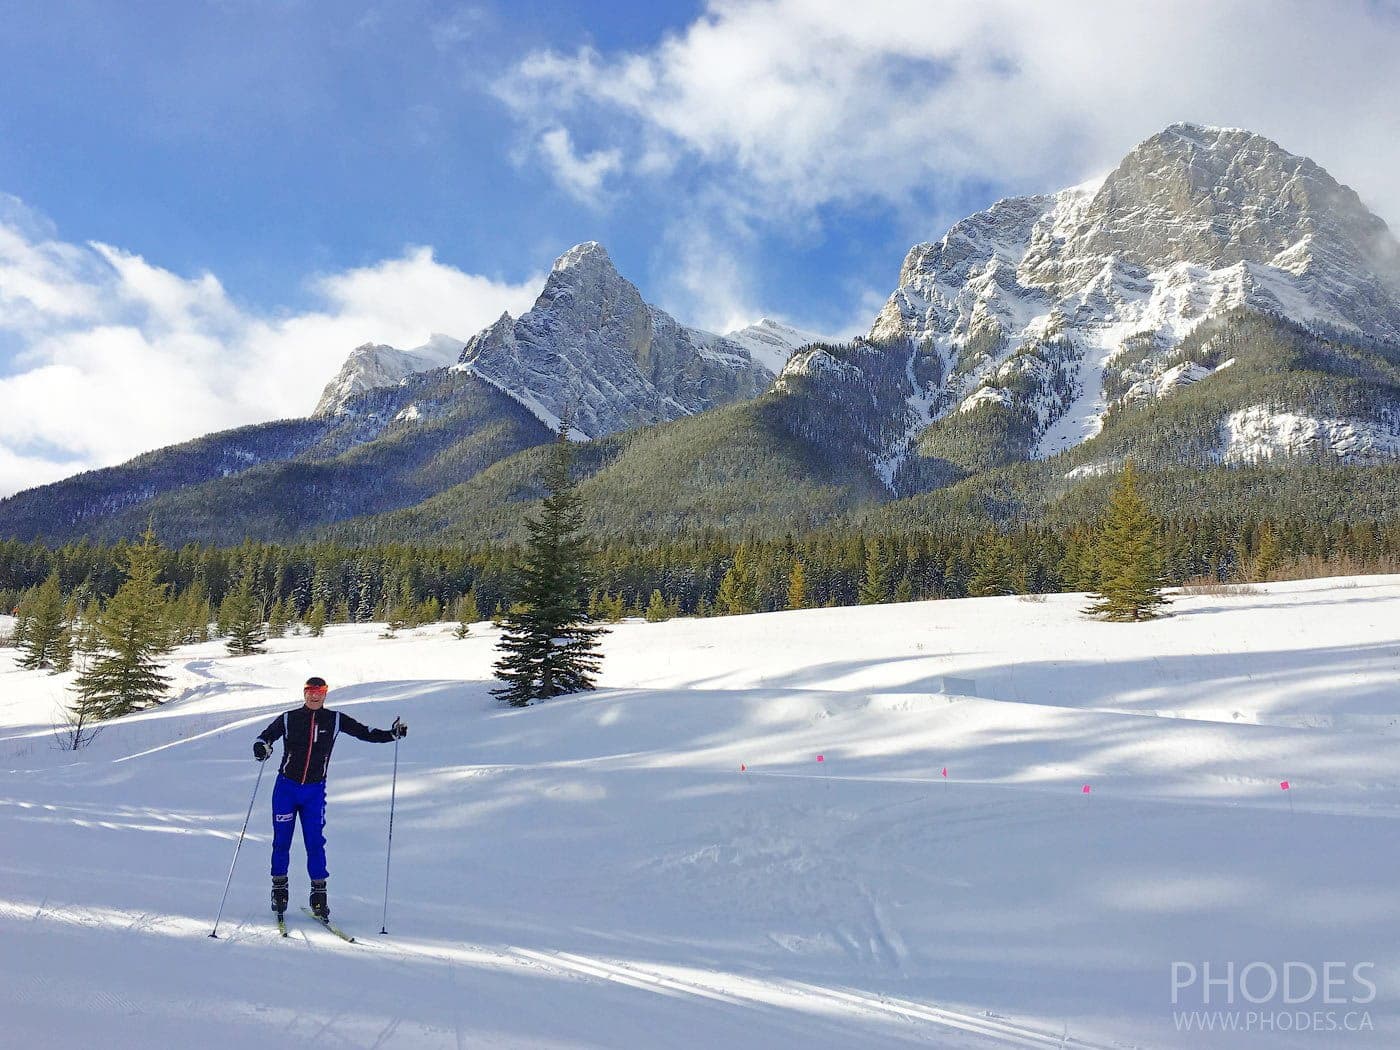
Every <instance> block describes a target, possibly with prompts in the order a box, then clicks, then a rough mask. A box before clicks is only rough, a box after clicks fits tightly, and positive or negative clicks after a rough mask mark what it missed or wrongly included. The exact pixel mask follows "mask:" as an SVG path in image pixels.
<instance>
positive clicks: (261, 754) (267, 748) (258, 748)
mask: <svg viewBox="0 0 1400 1050" xmlns="http://www.w3.org/2000/svg"><path fill="white" fill-rule="evenodd" d="M253 757H254V758H256V759H257V760H258V761H259V762H266V761H267V760H268V759H269V758H271V757H272V745H271V744H269V743H268V742H267V741H266V740H254V741H253Z"/></svg>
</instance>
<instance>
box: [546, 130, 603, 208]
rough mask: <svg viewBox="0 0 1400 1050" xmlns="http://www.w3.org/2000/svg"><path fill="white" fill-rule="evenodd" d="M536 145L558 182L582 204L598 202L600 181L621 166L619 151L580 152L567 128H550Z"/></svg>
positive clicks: (600, 187)
mask: <svg viewBox="0 0 1400 1050" xmlns="http://www.w3.org/2000/svg"><path fill="white" fill-rule="evenodd" d="M539 148H540V154H541V155H542V156H543V157H544V159H545V160H546V162H548V164H549V167H550V170H551V171H552V172H553V174H554V177H555V179H556V180H558V182H559V185H560V186H562V187H563V188H564V189H565V190H567V191H568V192H569V193H570V194H571V195H572V196H574V197H576V198H577V199H579V200H581V201H583V202H584V203H585V204H594V203H597V201H598V197H599V193H600V192H601V190H602V188H603V180H604V179H606V178H607V177H608V176H609V175H611V174H613V173H614V172H615V171H617V170H618V169H619V168H621V167H622V150H620V149H607V150H596V151H594V152H592V153H588V154H579V153H578V152H577V151H575V149H574V141H573V137H572V136H571V135H570V134H569V132H568V129H566V128H550V129H548V130H547V131H545V132H543V133H542V134H541V135H540V137H539Z"/></svg>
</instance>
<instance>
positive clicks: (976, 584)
mask: <svg viewBox="0 0 1400 1050" xmlns="http://www.w3.org/2000/svg"><path fill="white" fill-rule="evenodd" d="M1015 591H1016V588H1015V585H1014V583H1013V580H1012V566H1011V545H1010V543H1008V541H1007V540H1006V539H1005V537H1002V536H988V537H987V538H986V539H985V540H984V541H983V542H982V544H981V546H979V547H978V548H977V558H976V561H975V562H974V563H973V568H972V577H971V578H970V579H969V580H968V581H967V593H968V596H969V597H972V598H988V597H991V596H993V595H999V594H1014V593H1015Z"/></svg>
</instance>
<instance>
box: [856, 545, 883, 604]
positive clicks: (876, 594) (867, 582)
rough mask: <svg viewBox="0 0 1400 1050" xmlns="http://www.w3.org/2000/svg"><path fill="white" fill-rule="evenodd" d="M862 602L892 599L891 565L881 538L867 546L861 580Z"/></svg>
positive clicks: (876, 602)
mask: <svg viewBox="0 0 1400 1050" xmlns="http://www.w3.org/2000/svg"><path fill="white" fill-rule="evenodd" d="M859 597H860V604H861V605H879V604H880V603H881V602H887V601H889V599H890V567H889V560H888V559H887V558H886V557H885V551H884V548H883V547H882V546H881V545H880V541H879V540H871V541H870V542H869V543H868V544H866V548H865V572H864V573H863V574H862V576H861V580H860V595H859Z"/></svg>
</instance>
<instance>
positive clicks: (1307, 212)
mask: <svg viewBox="0 0 1400 1050" xmlns="http://www.w3.org/2000/svg"><path fill="white" fill-rule="evenodd" d="M1236 307H1249V308H1254V309H1258V310H1263V311H1266V312H1271V313H1276V314H1281V315H1283V316H1285V317H1288V318H1290V319H1292V320H1295V321H1299V322H1303V323H1323V324H1327V325H1333V326H1336V327H1338V328H1342V329H1347V330H1352V331H1357V332H1362V333H1365V334H1366V335H1368V336H1372V337H1380V338H1390V339H1400V242H1397V241H1396V239H1395V238H1394V237H1393V236H1392V235H1391V233H1390V231H1389V230H1388V229H1387V227H1386V225H1385V223H1384V222H1382V221H1381V220H1380V219H1379V218H1377V217H1376V216H1375V215H1373V214H1372V213H1371V212H1369V211H1368V210H1367V209H1366V208H1365V206H1364V205H1363V204H1362V202H1361V201H1360V199H1359V198H1358V197H1357V195H1356V194H1355V193H1354V192H1353V191H1352V190H1350V189H1348V188H1347V187H1345V186H1342V185H1340V184H1338V183H1337V182H1336V181H1335V180H1334V179H1333V178H1332V177H1331V176H1330V175H1329V174H1328V173H1327V172H1326V171H1324V170H1323V169H1322V168H1321V167H1319V166H1318V165H1317V164H1315V163H1313V162H1312V161H1310V160H1308V159H1306V158H1303V157H1297V156H1294V155H1293V154H1290V153H1288V152H1287V151H1285V150H1284V149H1282V148H1281V147H1280V146H1278V145H1277V144H1276V143H1273V142H1271V141H1270V140H1268V139H1266V138H1263V137H1262V136H1259V135H1254V134H1251V133H1249V132H1246V131H1239V130H1235V129H1221V128H1205V127H1200V126H1197V125H1191V124H1176V125H1173V126H1171V127H1169V128H1167V129H1166V130H1164V131H1163V132H1161V133H1160V134H1158V135H1154V136H1153V137H1152V138H1150V139H1148V140H1147V141H1145V142H1143V143H1141V144H1140V145H1138V146H1137V147H1136V148H1135V149H1133V150H1132V151H1131V152H1130V153H1129V154H1128V155H1127V156H1126V157H1125V158H1124V159H1123V161H1122V162H1121V163H1120V164H1119V165H1118V167H1117V168H1115V169H1114V171H1112V172H1111V173H1110V174H1109V175H1108V176H1106V177H1105V178H1103V179H1102V180H1097V181H1094V182H1090V183H1085V184H1083V185H1080V186H1075V187H1072V188H1070V189H1066V190H1062V191H1060V192H1059V193H1055V194H1046V195H1040V196H1031V197H1018V198H1012V199H1008V200H1002V201H998V202H997V203H996V204H994V205H992V206H991V207H990V208H988V209H987V210H986V211H983V212H979V213H978V214H976V215H973V216H970V217H968V218H966V219H963V220H962V221H960V222H958V223H956V224H955V225H954V226H953V227H952V229H950V230H949V231H948V233H947V234H946V235H945V236H944V237H943V239H942V240H940V241H938V242H937V243H933V244H920V245H916V246H915V247H913V248H912V249H910V251H909V253H908V255H907V257H906V258H905V261H904V265H903V268H902V270H901V272H900V278H899V287H898V288H897V289H896V290H895V292H894V294H893V295H891V296H890V299H889V301H888V302H887V303H886V305H885V307H884V309H883V310H882V311H881V313H880V315H879V316H878V317H877V319H876V321H875V323H874V325H873V327H872V329H871V333H870V338H871V339H872V340H875V341H885V342H888V341H895V340H904V339H908V340H911V341H912V342H913V343H914V344H915V345H919V346H923V347H926V348H930V349H932V350H933V351H934V352H936V353H938V354H939V355H940V356H941V358H942V360H943V362H944V363H945V366H946V367H945V369H944V370H943V373H942V379H941V383H940V384H939V385H938V387H936V388H935V389H933V390H922V391H917V392H916V393H917V396H919V397H921V398H925V399H929V398H930V397H931V399H932V401H933V402H934V403H936V404H938V405H939V406H941V407H940V409H939V410H938V411H939V413H946V412H948V411H952V410H953V409H954V408H955V407H956V406H958V404H959V403H960V402H961V403H963V404H964V405H965V404H966V401H965V400H964V399H968V398H969V397H975V398H977V399H978V401H977V402H975V403H982V402H984V401H986V400H987V399H990V398H995V397H996V396H997V395H995V394H993V393H989V392H988V387H987V386H985V385H983V383H984V381H985V380H987V378H988V377H989V376H994V375H996V374H997V370H998V368H999V367H1000V366H1001V365H1002V363H1003V362H1005V361H1007V360H1009V359H1010V358H1011V357H1012V355H1014V354H1016V353H1017V351H1018V350H1021V349H1022V348H1024V347H1025V346H1026V345H1027V344H1028V343H1030V342H1032V341H1036V340H1045V339H1047V338H1050V337H1055V338H1058V339H1062V340H1064V341H1066V342H1068V343H1069V344H1070V345H1072V346H1073V347H1075V348H1076V349H1077V353H1078V360H1077V362H1076V367H1075V368H1074V369H1072V370H1071V372H1066V373H1062V375H1061V376H1060V378H1059V379H1058V381H1057V382H1056V383H1054V384H1049V385H1042V386H1039V387H1035V386H1033V387H1031V388H1030V391H1029V393H1027V392H1026V390H1025V388H1024V385H1023V389H1022V391H1021V392H1020V393H1019V394H1017V395H1012V394H1010V393H1007V395H1006V400H1007V401H1008V403H1010V402H1014V401H1017V400H1018V399H1020V400H1021V401H1022V402H1023V403H1027V404H1028V407H1030V408H1032V409H1033V410H1034V411H1035V414H1036V415H1037V416H1038V417H1039V418H1040V420H1041V423H1042V426H1043V427H1044V430H1043V432H1042V433H1041V436H1040V440H1039V442H1038V444H1037V446H1036V449H1035V454H1036V455H1041V456H1045V455H1050V454H1053V453H1055V452H1058V451H1060V450H1062V449H1065V448H1068V447H1071V446H1073V445H1075V444H1078V443H1079V442H1081V441H1083V440H1086V439H1087V438H1089V437H1092V436H1093V435H1094V434H1096V433H1098V431H1099V429H1100V428H1101V426H1102V419H1103V414H1104V412H1105V410H1106V409H1107V403H1106V399H1105V398H1104V396H1103V381H1104V374H1105V370H1107V369H1111V368H1113V359H1114V357H1115V356H1116V355H1117V354H1118V353H1119V352H1120V350H1121V348H1122V347H1123V344H1124V341H1125V340H1127V339H1129V338H1131V337H1134V336H1151V337H1153V338H1155V339H1156V340H1157V343H1158V346H1159V348H1160V350H1161V352H1162V353H1163V354H1164V355H1165V354H1166V353H1169V352H1170V350H1171V349H1172V348H1173V347H1174V346H1175V345H1176V344H1177V343H1179V342H1180V341H1181V339H1182V338H1184V337H1185V336H1186V335H1187V334H1189V333H1190V332H1191V331H1192V329H1194V328H1195V327H1196V325H1198V324H1199V323H1200V322H1201V321H1202V320H1204V319H1206V318H1207V317H1210V316H1212V315H1215V314H1219V313H1222V312H1225V311H1228V310H1230V309H1233V308H1236ZM1071 373H1072V374H1071ZM1201 378H1204V377H1203V376H1200V375H1198V374H1194V373H1190V372H1187V371H1183V372H1180V373H1177V374H1176V375H1174V376H1172V377H1171V380H1170V383H1169V385H1168V386H1167V387H1161V386H1160V385H1159V386H1158V388H1157V390H1156V392H1155V394H1154V395H1153V396H1162V395H1163V394H1165V393H1168V392H1169V391H1170V390H1171V389H1175V388H1176V387H1178V386H1180V385H1182V384H1183V383H1188V382H1191V381H1197V380H1199V379H1201ZM1145 394H1146V389H1145V388H1144V389H1143V390H1140V391H1138V395H1139V396H1145Z"/></svg>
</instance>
